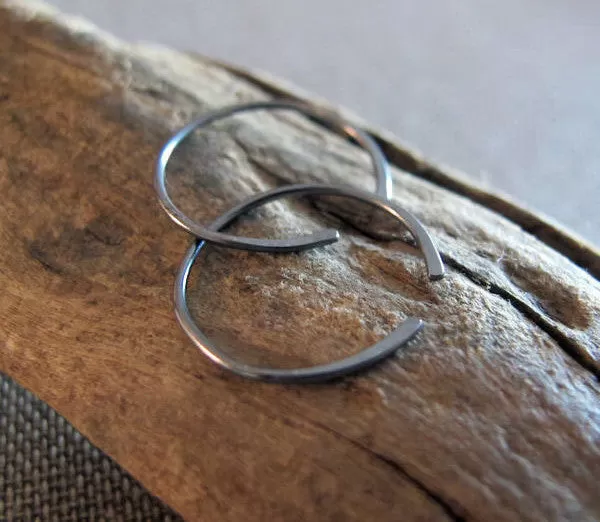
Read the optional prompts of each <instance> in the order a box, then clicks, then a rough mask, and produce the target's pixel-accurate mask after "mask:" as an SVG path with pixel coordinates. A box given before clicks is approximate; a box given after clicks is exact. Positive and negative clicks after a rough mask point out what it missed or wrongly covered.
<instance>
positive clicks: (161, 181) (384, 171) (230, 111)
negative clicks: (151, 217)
mask: <svg viewBox="0 0 600 522" xmlns="http://www.w3.org/2000/svg"><path fill="white" fill-rule="evenodd" d="M276 109H283V110H291V111H296V112H299V113H301V114H304V115H305V116H308V117H309V118H310V119H312V120H315V121H316V122H317V123H319V124H321V125H322V126H323V127H325V128H332V129H334V130H337V131H338V132H340V133H342V134H344V135H345V136H347V137H348V138H351V139H352V140H353V141H355V142H356V143H358V144H359V145H360V146H361V147H362V148H364V149H365V150H366V151H367V152H368V153H369V155H370V156H371V160H372V162H373V168H374V171H375V176H376V181H377V188H376V193H377V194H378V195H379V196H380V197H381V198H384V199H390V198H391V197H392V179H391V175H390V171H389V167H388V163H387V160H386V158H385V156H384V155H383V153H382V152H381V149H380V148H379V146H378V145H377V143H375V141H374V140H373V138H371V137H370V136H369V135H368V134H367V133H366V132H364V131H362V130H361V129H358V128H356V127H354V126H352V125H350V124H348V123H346V122H345V121H343V120H341V119H340V118H338V117H337V116H334V115H333V114H331V113H328V112H326V111H324V110H320V109H318V108H316V107H313V106H308V105H304V104H301V103H296V102H292V101H265V102H257V103H247V104H241V105H232V106H230V107H225V108H223V109H218V110H215V111H212V112H208V113H206V114H204V115H203V116H202V117H201V118H199V119H197V120H195V121H193V122H191V123H189V124H188V125H186V126H185V127H183V128H182V129H180V130H179V131H178V132H176V133H175V134H174V135H173V136H172V137H171V138H170V139H169V140H168V141H167V142H166V143H165V145H164V146H163V148H162V149H161V151H160V154H159V156H158V161H157V163H156V174H155V178H154V187H155V189H156V193H157V194H158V199H159V202H160V204H161V206H162V208H163V209H164V210H165V212H166V213H167V214H168V215H169V217H170V218H171V219H172V220H173V221H174V222H175V223H176V224H178V225H179V226H180V227H182V228H183V229H184V230H186V231H188V232H189V233H190V234H193V235H194V236H196V237H197V238H199V239H203V240H204V241H207V242H209V243H212V244H215V245H219V246H223V247H228V248H236V249H240V250H254V251H258V252H297V251H300V250H305V249H308V248H314V247H318V246H322V245H328V244H331V243H334V242H335V241H337V240H338V238H339V233H338V231H337V230H335V229H331V228H328V229H325V230H321V231H318V232H315V233H313V234H310V235H306V236H301V237H296V238H290V239H260V238H249V237H241V236H235V235H231V234H225V233H222V232H219V231H218V230H215V229H214V228H212V227H205V226H203V225H201V224H199V223H197V222H196V221H194V220H192V219H190V218H189V217H188V216H186V215H185V214H184V213H183V212H182V211H181V210H180V209H179V208H178V207H177V206H176V205H175V203H174V202H173V200H172V199H171V197H170V196H169V194H168V191H167V187H166V168H167V164H168V162H169V159H170V157H171V155H172V154H173V152H174V151H175V149H176V148H177V146H178V145H179V144H180V143H181V142H182V141H183V140H184V139H185V138H187V137H188V136H189V135H190V134H191V133H192V132H193V131H194V130H196V129H200V128H202V127H206V126H207V125H210V124H211V123H213V122H215V121H217V120H220V119H223V118H226V117H228V116H233V115H234V114H238V113H241V112H248V111H255V110H276Z"/></svg>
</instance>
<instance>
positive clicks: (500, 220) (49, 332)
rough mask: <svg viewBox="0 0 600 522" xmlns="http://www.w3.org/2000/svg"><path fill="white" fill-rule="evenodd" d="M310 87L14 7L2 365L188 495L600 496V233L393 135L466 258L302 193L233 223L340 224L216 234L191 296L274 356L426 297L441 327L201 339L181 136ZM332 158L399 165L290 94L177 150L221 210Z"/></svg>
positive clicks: (325, 174)
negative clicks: (340, 133)
mask: <svg viewBox="0 0 600 522" xmlns="http://www.w3.org/2000/svg"><path fill="white" fill-rule="evenodd" d="M284 91H285V88H284V87H281V86H278V85H276V84H274V83H273V82H272V81H270V80H265V79H264V78H263V79H258V78H256V77H255V76H254V75H252V74H250V73H245V72H242V71H234V70H231V69H230V68H227V67H226V66H223V65H220V64H217V63H215V62H212V61H210V60H208V59H205V58H201V57H197V56H190V55H184V54H181V53H177V52H173V51H169V50H165V49H159V48H150V47H134V46H128V45H125V44H122V43H120V42H118V41H116V40H114V39H112V38H111V37H109V36H107V35H104V34H101V33H100V32H98V31H97V30H95V29H93V28H91V27H89V26H87V25H86V24H85V23H83V22H81V21H75V20H69V19H65V18H63V17H59V16H57V15H56V14H54V13H53V12H51V11H50V10H49V9H48V8H45V7H43V6H41V5H39V4H35V5H33V4H22V3H16V4H15V3H11V4H10V6H8V5H5V6H4V7H0V120H1V121H0V138H1V139H0V144H1V145H0V147H1V149H0V184H1V189H2V195H3V204H2V207H1V208H0V234H1V237H2V240H3V248H2V251H1V252H0V282H1V284H2V298H1V299H0V311H1V318H2V320H1V323H0V326H1V335H0V342H1V343H2V344H1V352H0V370H1V371H3V372H6V373H8V374H9V375H11V376H13V377H14V378H15V379H17V380H18V381H19V382H20V383H22V384H23V385H24V386H26V387H28V388H29V389H31V390H33V391H34V392H35V393H37V394H38V395H39V396H40V397H41V398H42V399H44V400H46V401H47V402H49V403H50V404H51V405H52V406H53V407H55V408H56V409H57V410H58V411H59V412H60V413H61V414H63V415H65V416H66V417H67V418H68V419H69V420H70V421H72V422H73V423H74V425H75V426H76V427H77V428H78V429H80V430H81V431H82V432H83V433H84V434H85V435H86V436H88V437H89V438H90V439H91V440H92V442H94V443H95V444H97V445H99V446H100V447H101V448H102V449H103V450H105V451H106V452H107V453H108V454H110V455H111V456H112V457H114V458H115V459H116V460H117V461H118V462H119V463H121V464H122V465H123V466H125V467H126V468H127V469H128V470H129V471H130V472H132V473H133V475H135V476H136V477H137V478H138V479H140V480H141V481H142V482H143V483H144V485H146V486H147V487H148V488H149V489H150V490H151V491H152V492H154V493H156V494H157V495H159V496H160V497H161V498H162V499H164V500H165V501H166V502H168V503H169V504H170V505H171V506H173V507H174V508H175V509H176V510H178V511H179V512H180V513H181V514H182V515H183V516H184V517H186V518H188V519H190V520H210V521H218V520H245V521H246V520H257V521H259V520H260V521H263V520H286V521H291V520H340V521H341V520H378V521H387V520H390V521H391V520H393V521H397V520H445V519H455V520H462V519H465V520H481V521H491V520H494V521H496V520H511V521H512V520H517V519H522V520H535V521H539V520H594V519H598V518H599V517H600V495H599V493H600V491H599V488H598V477H599V475H600V445H599V442H600V407H599V405H600V394H599V386H598V382H597V378H598V376H599V375H600V364H599V360H600V351H599V348H598V345H599V339H600V285H599V284H598V282H597V281H596V280H595V279H594V277H593V275H594V274H595V275H597V274H598V272H599V268H598V267H599V266H600V256H599V255H598V253H597V252H595V251H594V249H593V248H592V247H590V246H589V245H585V244H584V243H583V242H582V241H581V240H578V239H577V238H574V237H573V236H570V235H569V234H567V233H565V232H564V231H562V230H560V229H559V228H557V227H556V226H555V225H553V224H551V223H547V222H546V221H544V220H543V219H542V218H539V217H537V216H535V215H534V214H533V213H531V212H528V211H526V210H523V209H521V208H519V207H517V206H515V205H513V204H511V203H510V202H507V201H506V200H504V199H502V198H499V197H497V196H494V195H491V194H488V193H485V192H483V191H481V190H480V189H477V188H474V187H472V186H470V185H469V184H468V183H467V182H466V181H465V180H464V179H463V178H458V177H456V176H455V175H454V174H451V173H447V172H446V171H444V170H443V169H440V168H437V167H434V166H431V165H429V164H428V163H427V162H425V161H424V160H423V159H420V158H418V157H417V156H416V155H415V154H413V153H411V152H410V151H407V150H405V149H403V148H402V147H400V146H398V145H395V144H394V142H393V140H392V139H391V138H390V137H388V136H383V135H381V134H379V138H378V139H379V140H380V142H381V143H382V145H383V146H384V147H385V148H386V151H387V152H388V154H389V156H390V157H391V159H392V160H393V162H394V163H395V164H396V166H397V168H395V169H394V184H395V185H394V189H395V195H396V198H397V200H398V201H400V202H401V203H402V204H403V205H405V206H406V207H407V208H408V209H410V210H411V211H413V212H414V213H415V214H417V215H418V216H419V217H420V218H421V219H422V220H423V222H424V223H425V224H426V225H427V227H428V229H429V230H430V231H431V232H432V234H433V235H434V236H435V238H436V240H437V241H438V244H439V246H440V249H441V251H442V252H443V256H444V259H445V261H446V263H447V265H448V275H447V277H446V278H445V279H444V280H442V281H438V282H428V281H427V279H426V277H425V270H424V265H423V261H422V259H421V258H420V257H419V255H418V252H417V251H416V250H415V249H414V248H412V247H411V246H410V245H407V244H406V243H405V242H402V241H378V240H375V239H373V237H375V238H381V236H389V235H390V234H391V233H398V231H397V230H395V229H394V228H393V227H389V226H388V225H387V221H385V220H382V219H379V217H378V216H376V218H377V219H374V216H371V215H370V214H369V213H367V212H366V211H365V210H364V209H362V207H361V208H359V209H356V213H348V212H346V211H344V210H343V208H344V207H342V206H340V205H339V202H334V201H327V200H324V199H323V200H319V201H314V200H312V201H307V200H299V201H294V200H286V201H282V202H279V203H276V204H272V205H270V206H269V207H265V208H264V209H263V210H261V211H259V212H257V213H255V214H253V215H252V216H250V217H249V218H248V219H244V220H242V221H241V222H240V223H239V224H238V225H237V226H236V227H235V228H234V229H235V230H237V231H239V232H243V233H245V234H248V235H256V236H267V235H268V236H270V237H275V236H279V237H284V236H286V235H287V236H289V235H292V234H296V233H298V232H301V231H304V230H307V229H313V230H316V229H318V228H320V227H323V226H326V225H330V226H331V225H334V226H337V227H338V228H339V229H340V230H341V232H342V240H341V241H340V242H339V243H338V244H336V245H334V246H329V247H326V248H322V249H317V250H312V251H309V252H306V253H302V254H291V255H287V254H286V255H267V254H250V253H244V252H232V251H224V250H220V249H217V248H212V249H210V251H209V253H208V254H207V255H206V256H204V258H203V259H202V260H201V264H202V267H201V268H200V267H198V268H197V269H196V271H195V276H194V282H193V284H192V288H191V291H190V301H191V305H192V308H193V310H194V313H195V314H196V316H197V318H198V322H199V323H200V324H201V325H203V326H204V327H205V328H206V329H207V330H208V331H209V332H210V334H211V335H212V336H213V337H214V338H215V339H218V340H219V341H220V342H221V343H224V344H226V345H228V346H229V347H230V349H231V350H232V351H233V352H235V353H237V354H239V356H240V357H245V358H247V359H248V360H254V361H256V360H259V359H260V360H263V361H269V362H270V363H273V364H280V365H295V364H305V363H311V362H312V363H316V362H323V361H326V360H330V359H333V358H335V357H339V356H341V355H344V354H349V353H351V352H353V351H356V350H358V349H359V348H361V347H363V346H365V345H367V344H369V343H371V342H373V341H374V340H376V339H378V338H380V337H381V336H383V335H384V334H385V333H386V332H388V331H389V330H390V329H391V328H393V326H394V325H395V324H397V323H398V321H399V320H401V319H402V318H403V317H405V316H407V315H416V316H419V317H423V318H424V319H425V320H426V321H427V323H428V324H427V328H426V329H425V330H424V331H423V332H422V334H421V335H420V337H419V338H418V340H416V341H415V342H413V343H411V344H410V345H409V346H408V347H407V348H406V349H403V350H401V351H400V352H399V353H397V354H396V355H395V356H394V357H393V358H391V359H389V360H387V361H385V362H384V363H382V364H380V365H379V366H377V367H376V368H374V369H373V370H371V371H369V372H367V373H364V374H361V375H359V376H356V377H353V378H348V379H344V380H341V381H339V382H335V383H331V384H324V385H307V386H278V385H268V384H260V383H255V382H250V381H247V380H243V379H240V378H237V377H234V376H232V375H230V374H227V373H224V372H222V371H220V370H219V369H218V368H216V367H215V366H214V365H213V364H212V363H210V361H208V360H207V359H206V358H205V357H203V356H202V355H201V354H199V352H198V351H197V350H196V349H194V348H193V347H192V345H191V344H190V342H188V340H187V338H186V337H185V335H184V334H183V333H182V332H181V331H180V329H179V327H178V325H177V324H176V321H175V319H174V316H173V311H172V302H171V291H172V283H173V278H174V273H175V270H176V268H177V265H178V263H179V260H180V259H181V256H182V255H183V253H184V251H185V249H186V247H187V245H188V243H189V241H190V238H189V236H188V235H186V234H185V233H184V232H182V231H180V230H179V229H177V227H175V225H173V224H172V223H171V222H170V221H169V219H168V218H167V217H166V216H165V215H164V214H163V212H162V211H161V210H160V209H159V206H158V204H157V202H156V199H155V195H154V192H153V188H152V177H153V165H154V161H155V158H156V155H157V152H158V150H159V147H160V145H161V143H162V142H163V141H164V140H165V139H166V138H167V137H168V136H169V134H170V133H171V132H172V131H173V130H174V129H175V128H177V127H178V126H180V125H181V124H182V123H184V122H187V121H188V120H190V119H191V118H192V117H193V116H194V115H197V114H199V113H201V112H202V111H204V110H206V109H208V108H214V107H219V106H223V105H225V104H229V103H232V102H236V101H242V100H246V101H250V100H256V99H264V98H266V97H269V96H271V95H273V94H274V93H279V94H281V93H283V92H284ZM288 94H289V95H291V96H298V95H297V94H294V93H289V92H288ZM346 116H348V115H346ZM349 117H350V118H352V116H349ZM402 169H404V170H402ZM326 180H327V181H335V182H338V183H348V184H352V185H355V186H359V187H364V188H368V189H370V188H372V187H373V182H372V180H371V178H370V177H369V174H368V162H367V160H366V157H365V156H364V154H362V153H361V152H360V151H359V150H358V149H357V148H355V147H354V146H352V145H350V144H347V143H345V142H344V141H343V140H342V139H340V138H339V137H337V136H334V135H333V134H332V133H331V132H328V131H325V130H323V129H320V128H317V127H315V126H314V125H313V124H312V123H310V122H308V121H306V120H304V119H302V118H301V117H299V116H295V115H292V114H289V113H279V114H256V115H254V116H251V117H250V116H248V117H244V118H241V119H231V120H229V121H227V122H224V123H223V124H222V125H217V126H215V128H214V129H212V130H210V131H209V132H205V133H203V134H198V136H195V137H194V138H193V139H192V140H191V141H190V142H189V143H188V144H187V146H186V147H184V149H183V150H182V151H181V153H178V156H177V158H176V161H175V162H174V164H173V166H172V168H171V170H170V175H169V183H170V186H171V187H172V190H173V191H174V193H175V194H176V195H177V196H176V199H177V202H178V203H179V204H180V205H181V206H182V207H184V208H185V209H186V210H187V211H188V212H189V213H190V214H192V215H193V216H195V217H196V218H197V219H200V220H202V221H203V222H206V223H207V222H209V221H210V220H211V219H212V218H214V217H216V216H217V215H218V214H220V213H221V212H222V211H224V210H225V209H227V208H228V207H230V206H231V205H232V204H233V203H234V202H238V201H240V200H241V199H243V197H245V196H247V195H249V194H251V193H254V192H257V191H259V190H262V189H264V188H266V187H271V186H275V185H278V184H282V183H289V182H300V181H326ZM324 207H326V208H327V210H328V212H327V213H325V212H323V208H324ZM486 207H487V208H486ZM490 209H493V210H490ZM400 232H402V231H400ZM369 236H371V237H369ZM388 239H389V237H388Z"/></svg>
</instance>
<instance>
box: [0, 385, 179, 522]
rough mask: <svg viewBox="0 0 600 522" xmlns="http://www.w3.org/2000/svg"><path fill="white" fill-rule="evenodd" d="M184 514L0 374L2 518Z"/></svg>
mask: <svg viewBox="0 0 600 522" xmlns="http://www.w3.org/2000/svg"><path fill="white" fill-rule="evenodd" d="M29 520H50V521H57V522H58V521H60V522H62V521H66V520H90V521H92V520H98V521H100V520H106V521H109V520H110V521H112V520H116V521H121V520H122V521H129V520H136V521H141V520H164V521H173V522H174V521H179V520H181V519H180V517H179V516H178V515H177V514H176V513H174V512H173V511H172V510H171V509H169V507H167V506H165V505H164V504H163V503H162V502H161V501H160V500H158V499H157V498H155V497H153V496H152V495H150V494H149V493H148V492H147V491H146V490H145V489H144V488H143V487H142V486H141V485H140V484H139V483H138V482H137V481H136V480H134V479H133V478H132V477H131V476H130V475H129V474H128V473H127V472H125V471H124V470H123V469H122V468H121V467H119V466H118V465H117V464H116V463H115V462H114V461H113V460H111V459H110V458H109V457H107V456H106V455H104V454H103V453H102V452H100V451H99V450H98V449H97V448H95V447H94V446H92V444H90V442H89V441H88V440H87V439H85V438H84V437H83V436H82V435H81V434H80V433H78V432H77V430H75V428H73V426H71V425H70V424H69V423H68V422H67V421H65V419H64V418H63V417H61V416H60V415H58V413H56V412H55V411H54V410H53V409H52V408H50V407H49V406H48V405H47V404H46V403H44V402H42V401H41V400H39V399H37V398H36V397H35V396H34V395H33V394H31V393H30V392H28V391H27V390H25V389H23V388H22V387H21V386H19V385H18V384H17V383H16V382H14V381H13V380H12V379H10V378H8V377H6V376H5V375H2V374H0V521H2V522H4V521H7V522H13V521H15V522H16V521H29Z"/></svg>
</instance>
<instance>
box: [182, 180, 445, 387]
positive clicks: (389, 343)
mask: <svg viewBox="0 0 600 522" xmlns="http://www.w3.org/2000/svg"><path fill="white" fill-rule="evenodd" d="M288 195H327V196H342V197H347V198H351V199H354V200H358V201H362V202H364V203H367V204H369V205H371V206H373V207H376V208H379V209H381V210H383V211H385V212H387V213H388V214H389V215H391V216H392V217H394V218H395V219H396V220H397V221H399V222H401V223H403V224H404V225H405V226H406V227H407V228H408V229H409V231H410V232H411V234H412V235H413V236H414V238H415V240H416V242H417V244H418V246H419V247H420V249H421V251H422V252H423V255H424V257H425V262H426V265H427V272H428V275H429V279H430V280H437V279H441V278H442V277H443V276H444V265H443V263H442V260H441V257H440V254H439V252H438V250H437V248H436V246H435V243H434V242H433V240H432V238H431V237H430V236H429V234H428V233H427V231H426V230H425V228H424V227H423V225H422V224H421V222H420V221H419V220H418V219H417V218H416V217H415V216H414V215H413V214H411V213H410V212H408V211H407V210H405V209H403V208H401V207H400V206H398V205H396V204H394V203H391V202H389V201H388V200H387V199H386V198H385V197H381V196H378V195H373V194H370V193H368V192H364V191H362V190H357V189H353V188H348V187H343V186H334V185H288V186H284V187H280V188H277V189H274V190H270V191H268V192H265V193H263V194H259V195H256V196H252V197H250V198H248V199H247V200H245V201H244V202H242V203H240V204H239V205H237V206H236V207H234V208H232V209H231V210H229V211H228V212H226V213H225V214H223V215H222V216H220V217H219V218H217V219H216V220H215V221H214V222H213V223H212V224H211V225H209V227H208V228H209V229H210V230H211V231H217V230H220V229H222V228H224V227H225V226H227V225H228V224H230V223H231V222H233V221H234V220H235V219H236V218H237V217H239V216H240V215H242V214H243V213H245V212H248V211H249V210H251V209H253V208H255V207H258V206H260V205H263V204H265V203H267V202H269V201H272V200H274V199H278V198H281V197H284V196H288ZM205 244H206V243H205V241H195V242H194V243H193V244H192V245H191V246H190V248H189V249H188V251H187V253H186V254H185V257H184V258H183V260H182V263H181V265H180V267H179V271H178V274H177V278H176V281H175V292H174V298H175V313H176V316H177V320H178V321H179V323H180V324H181V326H182V328H183V330H184V331H185V333H186V334H187V335H188V337H189V338H190V339H191V340H192V342H193V343H194V344H195V345H196V346H197V347H198V348H199V349H200V350H201V351H202V352H203V353H204V354H205V355H206V356H207V357H209V358H210V359H211V360H212V361H213V362H215V363H216V364H218V365H219V366H221V367H222V368H225V369H227V370H230V371H232V372H234V373H236V374H238V375H241V376H243V377H247V378H250V379H258V380H264V381H270V382H279V383H307V382H321V381H327V380H331V379H334V378H337V377H342V376H345V375H348V374H351V373H355V372H357V371H359V370H362V369H365V368H368V367H369V366H372V365H373V364H375V363H377V362H378V361H381V360H382V359H384V358H386V357H388V356H389V355H391V354H392V353H394V352H395V351H396V350H398V349H399V348H400V347H401V346H403V345H404V344H405V343H407V342H408V341H409V340H410V339H412V338H413V337H414V336H415V335H416V334H417V333H418V332H419V330H420V329H421V328H422V327H423V321H422V320H421V319H417V318H412V317H409V318H407V319H405V320H404V321H403V322H402V323H401V324H400V326H399V327H397V328H396V329H395V330H394V331H392V332H391V333H390V334H389V335H388V336H387V337H385V338H384V339H382V340H381V341H379V342H377V343H376V344H374V345H372V346H370V347H368V348H366V349H363V350H362V351H361V352H359V353H357V354H355V355H352V356H350V357H346V358H344V359H340V360H338V361H335V362H332V363H328V364H322V365H317V366H311V367H304V368H296V369H279V368H270V367H263V366H254V365H249V364H245V363H241V362H238V361H236V360H235V359H233V358H232V357H231V356H229V355H228V354H226V353H225V352H224V351H222V350H221V349H220V348H218V347H217V346H215V345H214V344H213V343H212V342H211V341H210V339H209V338H208V337H207V336H206V335H205V334H204V333H203V332H202V331H201V330H200V328H199V327H198V325H197V324H196V323H195V321H194V320H193V318H192V316H191V314H190V311H189V308H188V306H187V296H186V292H187V282H188V278H189V275H190V271H191V268H192V265H193V263H194V261H195V260H196V258H197V257H198V254H199V253H200V252H201V250H202V248H203V247H204V245H205Z"/></svg>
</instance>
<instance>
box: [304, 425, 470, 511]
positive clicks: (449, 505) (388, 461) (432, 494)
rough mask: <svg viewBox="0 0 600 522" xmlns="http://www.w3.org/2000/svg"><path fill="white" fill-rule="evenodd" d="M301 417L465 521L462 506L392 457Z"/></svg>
mask: <svg viewBox="0 0 600 522" xmlns="http://www.w3.org/2000/svg"><path fill="white" fill-rule="evenodd" d="M301 418H302V419H303V420H305V421H306V422H308V423H309V424H311V425H312V426H315V427H317V428H320V429H322V430H325V431H326V432H328V433H331V434H332V435H334V436H335V437H339V438H341V439H343V440H345V441H346V442H348V443H349V444H351V445H352V446H354V447H355V448H357V449H359V450H361V451H363V452H365V453H367V454H368V455H370V456H371V457H372V458H374V459H375V460H377V461H379V462H382V463H383V464H384V465H385V466H388V467H390V468H392V469H393V470H394V472H395V473H398V474H399V475H401V476H402V477H404V478H405V479H406V480H408V481H409V482H410V483H411V484H412V485H413V486H415V487H416V488H417V489H418V490H419V491H421V492H423V494H425V495H426V496H427V498H429V499H430V500H431V501H432V502H434V503H435V504H437V505H438V506H440V508H441V509H442V510H443V511H444V513H445V514H446V515H447V516H448V518H450V519H451V520H453V521H454V522H466V521H467V518H465V516H464V514H463V513H464V511H465V510H464V508H463V507H462V506H459V505H458V504H457V503H456V502H455V501H454V500H452V501H449V500H447V499H445V498H443V496H442V495H441V494H440V493H438V492H436V491H433V490H432V489H431V488H429V487H428V486H427V485H426V484H425V483H424V482H423V481H422V480H419V479H418V478H416V477H415V476H413V475H411V474H410V473H409V472H408V471H407V470H406V468H405V467H404V466H402V465H401V464H400V463H398V462H397V461H395V460H394V459H392V458H390V457H387V456H386V455H382V454H381V453H378V452H377V451H375V450H373V449H371V448H369V447H368V446H365V445H364V444H361V443H360V442H358V441H356V440H353V439H351V438H349V437H347V436H346V435H344V434H343V433H340V432H339V431H336V430H334V429H332V428H330V427H329V426H325V425H323V424H322V423H320V422H317V421H315V420H313V419H308V418H306V417H304V416H302V417H301Z"/></svg>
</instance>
